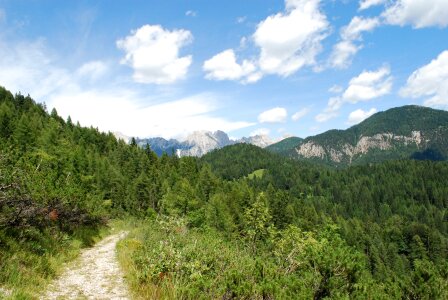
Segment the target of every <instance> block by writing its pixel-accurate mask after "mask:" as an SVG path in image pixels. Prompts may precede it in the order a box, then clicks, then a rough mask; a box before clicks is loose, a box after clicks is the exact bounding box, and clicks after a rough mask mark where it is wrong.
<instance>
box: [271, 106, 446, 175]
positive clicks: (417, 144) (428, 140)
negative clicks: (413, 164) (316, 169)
mask: <svg viewBox="0 0 448 300" xmlns="http://www.w3.org/2000/svg"><path fill="white" fill-rule="evenodd" d="M267 149H268V150H270V151H272V152H275V153H279V154H282V155H284V156H287V157H291V158H295V159H299V160H305V161H312V162H314V163H320V164H324V165H328V166H334V167H346V166H350V165H362V164H368V163H375V162H382V161H387V160H390V159H405V158H410V157H412V158H414V159H420V160H424V159H427V160H446V159H448V112H446V111H443V110H437V109H432V108H428V107H422V106H415V105H408V106H402V107H396V108H392V109H389V110H387V111H383V112H379V113H376V114H374V115H373V116H371V117H369V118H367V119H366V120H364V121H363V122H361V123H359V124H357V125H355V126H352V127H350V128H348V129H346V130H329V131H327V132H324V133H321V134H318V135H316V136H310V137H307V138H306V139H304V140H300V139H299V140H297V138H289V139H286V140H284V141H280V142H279V143H276V144H273V145H271V146H269V147H268V148H267Z"/></svg>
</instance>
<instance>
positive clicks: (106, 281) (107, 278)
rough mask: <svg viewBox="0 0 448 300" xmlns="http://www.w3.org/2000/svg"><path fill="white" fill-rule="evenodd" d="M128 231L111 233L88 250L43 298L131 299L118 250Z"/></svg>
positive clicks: (54, 283) (67, 269)
mask: <svg viewBox="0 0 448 300" xmlns="http://www.w3.org/2000/svg"><path fill="white" fill-rule="evenodd" d="M126 234H127V232H120V233H117V234H114V235H110V236H108V237H106V238H105V239H104V240H102V241H100V242H99V243H98V244H96V245H95V246H94V247H93V248H90V249H86V250H84V251H83V252H82V253H81V255H80V257H79V258H78V259H77V260H76V261H74V262H73V263H70V264H69V265H68V266H67V268H66V270H65V271H64V272H63V274H62V275H61V276H60V277H59V278H58V279H56V280H55V281H54V282H53V283H52V284H50V286H49V287H48V290H47V292H46V293H45V295H43V296H42V297H41V299H48V300H49V299H98V300H99V299H108V300H119V299H120V300H125V299H126V300H127V299H130V296H129V291H128V289H127V286H126V283H125V282H124V279H123V273H122V271H121V269H120V267H119V265H118V261H117V258H116V253H115V247H116V245H117V242H118V241H119V240H120V239H122V238H124V237H125V236H126Z"/></svg>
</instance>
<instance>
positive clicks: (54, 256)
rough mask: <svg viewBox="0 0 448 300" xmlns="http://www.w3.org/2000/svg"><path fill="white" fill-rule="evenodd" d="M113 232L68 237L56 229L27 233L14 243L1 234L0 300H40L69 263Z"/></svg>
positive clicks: (92, 231)
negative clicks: (41, 295) (46, 288)
mask: <svg viewBox="0 0 448 300" xmlns="http://www.w3.org/2000/svg"><path fill="white" fill-rule="evenodd" d="M110 231H111V229H110V228H107V227H101V228H88V227H84V228H79V229H77V230H76V231H75V232H74V233H73V234H72V235H68V234H66V233H61V232H59V231H57V230H55V229H47V230H44V231H39V230H37V229H27V230H25V231H24V232H21V233H20V235H17V236H16V235H15V236H16V238H14V239H13V238H11V237H10V236H11V234H8V235H7V234H6V233H5V232H0V299H3V298H4V299H38V294H39V293H41V292H42V290H43V289H45V287H46V286H47V285H48V284H49V282H50V281H51V280H52V279H54V278H55V277H56V276H58V275H59V274H60V273H61V272H62V270H63V266H64V264H65V263H67V262H70V261H72V260H74V259H75V258H76V257H78V255H79V253H80V251H81V249H83V248H85V247H90V246H92V245H93V244H95V243H96V242H97V241H98V240H100V239H102V238H103V237H104V236H105V235H107V234H108V233H109V232H110Z"/></svg>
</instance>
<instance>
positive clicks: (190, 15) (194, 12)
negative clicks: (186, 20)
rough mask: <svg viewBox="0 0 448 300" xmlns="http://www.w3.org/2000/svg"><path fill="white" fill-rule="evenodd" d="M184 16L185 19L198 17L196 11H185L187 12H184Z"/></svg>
mask: <svg viewBox="0 0 448 300" xmlns="http://www.w3.org/2000/svg"><path fill="white" fill-rule="evenodd" d="M185 15H186V16H187V17H196V16H197V15H198V12H197V11H194V10H187V11H186V12H185Z"/></svg>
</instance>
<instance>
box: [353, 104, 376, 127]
mask: <svg viewBox="0 0 448 300" xmlns="http://www.w3.org/2000/svg"><path fill="white" fill-rule="evenodd" d="M376 112H377V110H376V108H372V109H370V110H369V111H364V110H362V109H357V110H355V111H352V112H351V113H350V115H349V116H348V121H347V123H348V124H350V125H355V124H358V123H361V122H362V121H364V120H365V119H367V118H368V117H370V116H371V115H373V114H374V113H376Z"/></svg>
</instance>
